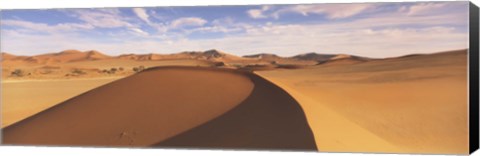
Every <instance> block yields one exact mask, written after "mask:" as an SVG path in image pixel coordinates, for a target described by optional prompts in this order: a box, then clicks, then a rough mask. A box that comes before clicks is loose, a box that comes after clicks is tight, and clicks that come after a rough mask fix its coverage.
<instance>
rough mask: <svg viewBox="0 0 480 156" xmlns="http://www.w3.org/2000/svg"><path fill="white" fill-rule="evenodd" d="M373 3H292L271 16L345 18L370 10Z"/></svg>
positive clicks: (373, 5)
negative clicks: (318, 15) (317, 15)
mask: <svg viewBox="0 0 480 156" xmlns="http://www.w3.org/2000/svg"><path fill="white" fill-rule="evenodd" d="M375 6H376V5H375V4H321V5H293V6H289V7H286V8H283V9H279V10H277V11H275V12H274V13H273V14H272V16H273V17H275V18H279V17H280V16H281V15H282V14H286V13H297V14H302V15H304V16H308V15H309V14H323V15H326V16H327V18H329V19H339V18H347V17H351V16H354V15H358V14H360V13H362V12H365V11H368V10H371V9H372V8H374V7H375Z"/></svg>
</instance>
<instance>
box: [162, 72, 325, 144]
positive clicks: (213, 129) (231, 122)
mask: <svg viewBox="0 0 480 156" xmlns="http://www.w3.org/2000/svg"><path fill="white" fill-rule="evenodd" d="M247 75H248V76H249V77H250V78H251V80H252V81H253V83H254V84H255V88H254V89H253V91H252V93H251V94H250V96H249V97H248V98H247V99H245V100H244V101H243V102H242V103H241V104H239V105H238V106H237V107H235V108H234V109H232V110H230V111H229V112H227V113H225V114H223V115H222V116H220V117H218V118H216V119H213V120H211V121H209V122H207V123H205V124H203V125H201V126H199V127H196V128H194V129H191V130H189V131H187V132H184V133H182V134H180V135H177V136H175V137H173V138H170V139H168V140H165V141H162V142H160V143H158V144H157V145H156V146H160V147H165V146H168V147H176V148H200V147H201V148H212V147H215V148H222V149H229V148H230V149H276V150H316V145H315V140H314V138H313V134H312V131H311V130H310V127H309V125H308V123H307V122H306V119H305V114H304V112H303V110H302V108H301V107H300V105H299V104H298V103H297V102H296V101H295V100H294V99H293V98H292V97H291V96H290V95H289V94H288V93H287V92H285V91H284V90H283V89H281V88H279V87H278V86H276V85H274V84H272V83H271V82H269V81H267V80H265V79H263V78H261V77H259V76H257V75H254V74H251V73H248V74H247ZM319 141H321V140H319Z"/></svg>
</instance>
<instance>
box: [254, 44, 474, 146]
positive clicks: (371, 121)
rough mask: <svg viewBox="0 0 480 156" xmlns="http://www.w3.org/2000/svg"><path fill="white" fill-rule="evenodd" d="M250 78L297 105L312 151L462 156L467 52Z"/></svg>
mask: <svg viewBox="0 0 480 156" xmlns="http://www.w3.org/2000/svg"><path fill="white" fill-rule="evenodd" d="M256 73H257V74H259V75H261V76H263V77H265V78H267V79H268V80H270V81H272V82H274V83H276V84H277V85H279V86H281V87H282V88H283V89H285V90H287V91H288V92H289V93H290V94H291V95H292V96H293V97H294V98H295V99H296V100H297V101H299V103H300V104H301V105H302V107H303V108H304V110H305V113H306V115H307V119H308V122H309V124H310V125H311V126H312V130H313V133H314V135H315V138H316V142H317V146H318V148H319V150H320V151H357V152H405V153H443V154H445V153H451V154H466V153H468V124H467V123H468V112H467V111H468V108H467V99H468V98H467V86H468V85H467V50H457V51H449V52H442V53H435V54H425V55H410V56H405V57H398V58H389V59H381V60H371V61H368V62H359V63H355V64H342V65H328V66H324V65H318V66H316V67H312V68H304V69H297V70H274V71H257V72H256Z"/></svg>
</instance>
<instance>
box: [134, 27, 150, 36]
mask: <svg viewBox="0 0 480 156" xmlns="http://www.w3.org/2000/svg"><path fill="white" fill-rule="evenodd" d="M130 30H132V31H133V32H135V33H137V34H140V35H143V36H148V35H149V34H148V33H147V32H145V31H143V30H142V29H139V28H130Z"/></svg>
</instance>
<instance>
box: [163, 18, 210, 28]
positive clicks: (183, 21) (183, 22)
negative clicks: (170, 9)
mask: <svg viewBox="0 0 480 156" xmlns="http://www.w3.org/2000/svg"><path fill="white" fill-rule="evenodd" d="M206 23H207V20H205V19H203V18H199V17H183V18H179V19H176V20H174V21H172V23H171V24H170V26H171V27H172V28H181V27H185V26H203V25H204V24H206Z"/></svg>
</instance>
